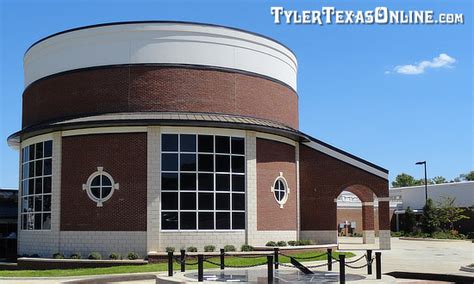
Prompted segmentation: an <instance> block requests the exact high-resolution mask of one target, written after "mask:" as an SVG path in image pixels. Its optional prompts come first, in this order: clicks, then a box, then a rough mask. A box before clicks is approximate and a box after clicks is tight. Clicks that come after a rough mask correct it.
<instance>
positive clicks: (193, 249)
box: [186, 246, 198, 252]
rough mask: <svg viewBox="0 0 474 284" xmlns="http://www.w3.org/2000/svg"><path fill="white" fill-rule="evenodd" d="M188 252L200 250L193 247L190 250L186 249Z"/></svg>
mask: <svg viewBox="0 0 474 284" xmlns="http://www.w3.org/2000/svg"><path fill="white" fill-rule="evenodd" d="M186 251H188V252H197V251H198V249H197V247H193V246H191V247H188V248H187V249H186Z"/></svg>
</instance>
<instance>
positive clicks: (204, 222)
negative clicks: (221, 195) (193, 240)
mask: <svg viewBox="0 0 474 284" xmlns="http://www.w3.org/2000/svg"><path fill="white" fill-rule="evenodd" d="M199 229H201V230H212V229H214V213H211V212H199Z"/></svg>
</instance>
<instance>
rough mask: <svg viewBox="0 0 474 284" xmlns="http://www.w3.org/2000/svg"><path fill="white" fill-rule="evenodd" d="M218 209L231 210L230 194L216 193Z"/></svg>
mask: <svg viewBox="0 0 474 284" xmlns="http://www.w3.org/2000/svg"><path fill="white" fill-rule="evenodd" d="M216 209H217V210H229V209H230V194H228V193H216Z"/></svg>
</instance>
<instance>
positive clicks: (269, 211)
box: [257, 139, 297, 231]
mask: <svg viewBox="0 0 474 284" xmlns="http://www.w3.org/2000/svg"><path fill="white" fill-rule="evenodd" d="M280 172H282V173H283V176H284V177H285V179H286V180H287V182H288V187H289V188H290V194H289V195H288V200H287V201H286V203H285V204H284V205H283V208H280V204H278V203H277V202H276V200H275V197H274V195H273V193H272V192H271V191H270V190H271V187H272V186H273V182H274V181H275V179H276V178H277V177H278V176H279V175H280ZM296 209H297V208H296V162H295V147H293V146H291V145H288V144H284V143H281V142H276V141H270V140H265V139H257V229H258V230H260V231H266V230H296V229H297V224H296Z"/></svg>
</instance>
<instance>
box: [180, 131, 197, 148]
mask: <svg viewBox="0 0 474 284" xmlns="http://www.w3.org/2000/svg"><path fill="white" fill-rule="evenodd" d="M179 137H180V150H181V152H196V135H189V134H181V135H180V136H179Z"/></svg>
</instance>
